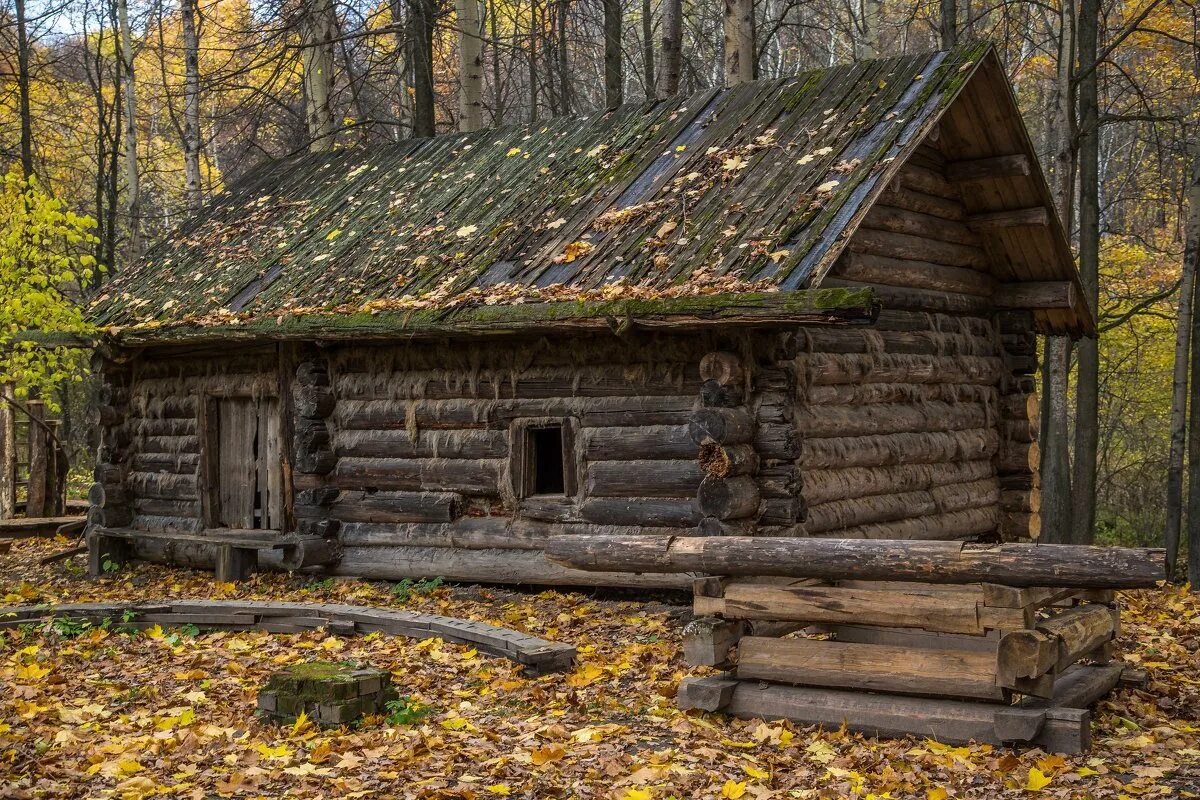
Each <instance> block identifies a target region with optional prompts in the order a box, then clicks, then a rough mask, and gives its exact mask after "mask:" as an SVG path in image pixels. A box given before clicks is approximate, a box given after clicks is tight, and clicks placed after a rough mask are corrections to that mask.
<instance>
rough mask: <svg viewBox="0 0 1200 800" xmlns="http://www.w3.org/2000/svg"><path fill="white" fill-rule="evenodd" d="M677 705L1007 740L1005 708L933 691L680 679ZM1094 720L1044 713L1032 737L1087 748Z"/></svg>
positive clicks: (896, 732) (1066, 748) (882, 732)
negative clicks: (912, 693)
mask: <svg viewBox="0 0 1200 800" xmlns="http://www.w3.org/2000/svg"><path fill="white" fill-rule="evenodd" d="M679 706H680V708H684V709H688V708H701V707H703V708H704V709H705V710H711V711H721V712H723V713H725V714H728V715H730V716H733V717H737V718H739V719H747V720H763V719H787V720H790V721H792V722H794V723H795V724H797V725H801V726H810V725H818V726H821V727H824V728H825V729H826V730H836V729H839V728H842V727H846V728H847V729H849V730H852V731H857V732H861V733H863V734H865V735H868V736H889V737H903V736H916V737H928V738H932V739H935V740H937V741H939V742H945V743H948V744H968V743H978V742H990V743H992V744H997V745H999V744H1004V743H1006V742H1009V741H1012V739H1011V738H1009V739H1006V738H1001V736H1000V734H999V733H998V729H997V716H998V715H999V714H1001V713H1007V712H1006V709H1007V708H1008V707H1007V706H1003V705H998V704H991V703H979V702H974V701H962V700H942V699H937V698H930V697H906V696H903V695H892V694H871V693H868V692H861V691H849V690H843V689H824V688H817V687H804V686H786V685H782V684H768V685H763V684H760V683H756V682H753V681H731V680H728V679H726V678H719V677H706V678H685V679H684V680H683V682H681V683H680V685H679ZM1090 726H1091V720H1090V716H1089V714H1088V712H1087V711H1086V710H1084V709H1054V710H1053V711H1047V712H1046V714H1045V719H1044V721H1043V723H1042V724H1041V726H1040V727H1039V728H1037V730H1036V731H1034V732H1032V733H1030V734H1029V735H1028V737H1026V738H1022V739H1020V740H1021V741H1032V742H1034V743H1035V744H1037V746H1039V747H1041V748H1043V749H1044V750H1046V751H1048V752H1068V753H1081V752H1086V751H1087V749H1088V747H1089V744H1090V741H1091V739H1090V734H1089V731H1090Z"/></svg>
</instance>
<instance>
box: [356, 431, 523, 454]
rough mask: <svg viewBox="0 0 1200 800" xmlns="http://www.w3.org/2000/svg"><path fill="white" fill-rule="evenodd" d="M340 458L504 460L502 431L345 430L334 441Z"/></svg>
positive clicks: (504, 435) (504, 434) (505, 435)
mask: <svg viewBox="0 0 1200 800" xmlns="http://www.w3.org/2000/svg"><path fill="white" fill-rule="evenodd" d="M333 446H334V449H335V450H336V452H337V454H338V455H339V456H349V457H353V458H470V459H475V458H504V457H505V456H507V455H508V433H507V431H503V430H420V431H418V432H417V434H416V435H415V436H414V435H412V434H411V433H409V432H408V431H406V430H344V431H339V432H338V434H337V435H336V437H334V440H333Z"/></svg>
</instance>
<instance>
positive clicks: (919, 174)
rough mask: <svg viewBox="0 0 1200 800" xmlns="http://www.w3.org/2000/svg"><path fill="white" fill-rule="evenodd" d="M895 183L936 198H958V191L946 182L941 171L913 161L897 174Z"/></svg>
mask: <svg viewBox="0 0 1200 800" xmlns="http://www.w3.org/2000/svg"><path fill="white" fill-rule="evenodd" d="M895 182H896V183H898V184H900V185H901V186H905V187H908V188H910V189H913V190H915V191H918V192H922V193H924V194H929V195H933V196H935V197H943V198H951V197H957V196H958V190H957V189H956V188H955V187H954V186H953V185H952V184H951V183H950V181H948V180H946V176H945V175H944V174H943V173H942V170H941V169H931V168H928V167H924V166H921V165H919V164H916V163H914V162H912V161H908V162H906V163H905V164H904V165H902V166H901V167H900V171H899V172H898V173H897V174H896V179H895Z"/></svg>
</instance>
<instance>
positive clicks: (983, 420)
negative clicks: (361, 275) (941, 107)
mask: <svg viewBox="0 0 1200 800" xmlns="http://www.w3.org/2000/svg"><path fill="white" fill-rule="evenodd" d="M944 162H945V160H944V158H943V157H942V155H941V154H940V153H939V152H938V150H937V149H936V147H934V146H930V145H923V146H922V147H921V149H920V150H919V151H918V153H917V154H916V156H914V158H913V159H912V160H911V161H909V162H908V163H906V164H905V165H904V167H903V168H902V169H901V172H900V174H899V176H898V177H897V178H896V179H895V180H894V181H893V183H892V184H891V185H890V186H889V187H888V188H887V190H886V191H885V192H884V195H883V197H882V198H881V200H880V201H879V203H878V204H877V205H876V206H874V207H873V208H872V209H871V210H870V211H869V212H868V214H867V216H866V218H865V219H864V221H863V224H862V227H861V228H860V229H859V231H858V232H857V233H856V234H855V235H854V236H853V237H852V238H851V240H850V243H849V245H848V248H847V251H846V253H845V254H844V255H843V256H842V258H841V259H840V260H839V262H838V264H837V265H836V266H835V267H834V270H833V272H832V273H831V276H830V277H829V278H827V279H826V284H830V285H838V284H842V285H859V284H865V285H871V286H874V287H875V288H876V290H877V291H878V292H879V294H880V296H881V298H882V300H883V304H884V311H883V313H882V314H881V315H880V318H879V322H878V324H877V325H876V326H875V328H874V329H872V330H869V331H852V330H825V331H818V330H811V331H807V332H805V333H804V334H803V337H804V338H803V339H802V340H801V341H800V342H799V343H798V349H799V350H801V351H802V352H801V355H800V356H798V358H797V359H796V371H797V377H798V383H799V385H800V391H801V395H802V396H803V398H804V401H805V402H804V404H803V405H802V406H801V408H800V409H799V411H798V428H799V430H800V435H801V436H802V438H803V442H804V445H803V453H802V455H801V457H800V465H801V468H802V470H803V473H804V486H805V489H804V493H803V496H804V501H805V504H806V505H807V506H808V517H807V521H806V522H805V524H804V530H805V532H806V533H808V534H809V535H815V536H839V537H869V538H933V539H936V538H968V537H975V536H995V535H1002V536H1003V537H1004V538H1005V539H1007V540H1017V539H1024V538H1028V537H1030V536H1035V537H1036V535H1037V532H1038V525H1037V506H1038V495H1037V488H1036V486H1037V474H1036V473H1037V444H1036V441H1035V439H1036V417H1035V416H1032V415H1033V414H1034V412H1033V411H1032V409H1034V408H1035V406H1036V403H1035V402H1033V401H1032V400H1031V399H1030V398H1031V397H1032V391H1033V385H1032V384H1033V381H1032V378H1031V377H1030V373H1032V372H1033V371H1034V370H1035V369H1036V366H1037V355H1036V354H1037V351H1036V339H1035V337H1034V334H1033V318H1032V315H1031V314H1029V313H1028V312H1014V311H1006V312H1000V313H996V311H995V309H994V308H993V306H992V300H991V297H992V295H993V294H994V293H995V291H996V289H997V286H998V285H999V284H998V281H997V278H996V277H995V276H993V275H992V274H991V272H990V271H989V270H988V265H989V263H990V259H989V258H988V255H987V252H986V246H985V243H984V242H983V240H982V239H981V238H980V236H979V235H978V234H977V233H975V232H974V231H973V230H972V229H971V228H970V227H968V223H967V215H966V211H965V209H964V207H963V204H962V203H961V201H960V199H959V190H958V188H957V186H956V185H955V184H953V183H951V182H950V181H948V180H947V179H946V177H945V174H944V166H945V164H944Z"/></svg>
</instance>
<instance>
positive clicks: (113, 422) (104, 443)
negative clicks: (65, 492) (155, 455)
mask: <svg viewBox="0 0 1200 800" xmlns="http://www.w3.org/2000/svg"><path fill="white" fill-rule="evenodd" d="M92 372H93V374H94V375H96V376H97V378H98V380H97V386H96V390H95V394H94V396H93V397H92V401H91V408H90V416H91V419H92V421H93V423H94V424H93V425H92V426H91V431H92V436H93V437H94V440H93V441H92V442H91V444H93V445H94V446H95V448H96V467H95V473H94V477H95V483H94V484H93V485H92V487H91V490H90V491H89V492H88V500H89V502H90V503H91V508H90V509H89V510H88V525H89V526H92V527H109V528H119V527H124V526H126V525H129V524H130V523H131V522H132V521H133V515H134V505H133V496H132V493H131V491H130V488H129V476H130V474H131V471H132V469H133V467H134V448H133V446H132V445H133V436H132V433H131V420H130V417H129V406H130V402H129V401H130V396H131V393H130V387H131V383H132V378H133V370H132V369H131V368H130V367H129V365H128V364H122V363H118V362H116V361H112V360H109V359H106V358H104V357H102V356H100V355H99V354H97V355H95V356H93V358H92Z"/></svg>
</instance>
